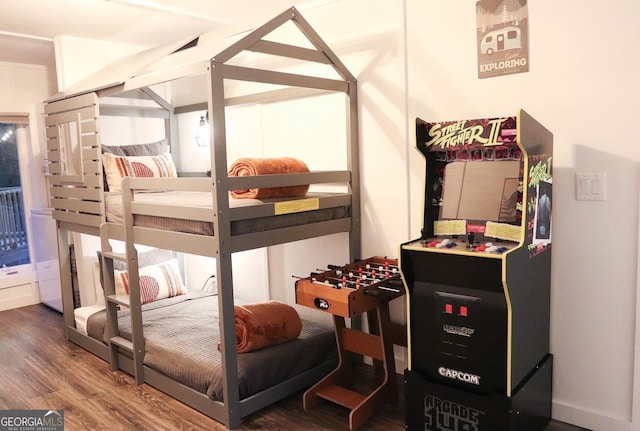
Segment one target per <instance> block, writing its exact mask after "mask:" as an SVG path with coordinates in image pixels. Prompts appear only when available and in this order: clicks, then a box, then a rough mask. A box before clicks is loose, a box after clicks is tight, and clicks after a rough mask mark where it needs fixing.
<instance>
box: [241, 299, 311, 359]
mask: <svg viewBox="0 0 640 431" xmlns="http://www.w3.org/2000/svg"><path fill="white" fill-rule="evenodd" d="M234 313H235V327H236V348H237V352H238V353H246V352H251V351H253V350H258V349H262V348H263V347H267V346H272V345H274V344H280V343H284V342H285V341H291V340H295V339H296V338H298V335H300V331H301V330H302V321H301V320H300V316H299V315H298V312H297V311H296V310H295V308H293V307H291V306H290V305H287V304H284V303H282V302H278V301H267V302H260V303H255V304H247V305H244V306H241V305H236V306H235V310H234Z"/></svg>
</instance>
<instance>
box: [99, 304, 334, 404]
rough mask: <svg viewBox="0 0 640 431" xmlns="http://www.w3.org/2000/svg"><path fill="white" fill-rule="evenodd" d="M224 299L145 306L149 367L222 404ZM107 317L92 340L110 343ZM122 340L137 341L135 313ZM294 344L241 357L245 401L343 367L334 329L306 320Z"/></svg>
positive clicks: (123, 324)
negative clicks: (329, 366) (316, 371)
mask: <svg viewBox="0 0 640 431" xmlns="http://www.w3.org/2000/svg"><path fill="white" fill-rule="evenodd" d="M217 310H218V299H217V298H216V297H215V296H213V295H211V294H202V293H196V292H190V293H188V294H187V295H181V296H178V297H174V298H169V299H163V300H160V301H156V302H153V303H150V304H145V305H144V306H143V321H144V337H145V344H146V352H145V356H144V363H145V365H146V366H148V367H150V368H153V369H154V370H156V371H159V372H161V373H163V374H165V375H167V376H168V377H170V378H171V379H173V380H176V381H178V382H180V383H182V384H184V385H186V386H188V387H190V388H192V389H194V390H196V391H198V392H201V393H204V394H207V396H208V397H209V398H211V399H213V400H219V401H222V399H223V395H222V378H223V375H222V371H221V359H222V358H221V353H220V352H219V351H218V348H217V345H218V342H219V341H220V334H219V325H218V311H217ZM105 319H106V312H105V311H102V312H100V313H97V314H94V315H93V316H92V317H91V318H89V320H88V323H87V332H88V334H89V336H91V337H93V338H95V339H97V340H100V341H104V342H106V340H105V338H106V335H105V331H104V328H105ZM118 322H119V323H118V324H119V327H120V331H121V335H122V336H123V337H125V338H127V339H131V319H129V310H121V311H119V314H118ZM302 322H303V326H302V332H301V334H300V336H299V337H298V338H297V339H296V340H293V341H290V342H286V343H282V344H279V345H276V346H271V347H267V348H264V349H261V350H257V351H254V352H250V353H243V354H238V380H239V389H240V398H241V399H243V398H246V397H248V396H250V395H253V394H255V393H257V392H260V391H261V390H264V389H267V388H269V387H271V386H273V385H275V384H277V383H280V382H282V381H284V380H287V379H288V378H291V377H293V376H296V375H298V374H300V373H302V372H304V371H306V370H309V369H311V368H314V367H315V366H318V365H322V364H326V363H330V362H337V351H336V341H335V336H334V332H333V328H332V327H330V326H327V325H324V324H320V323H317V322H313V321H309V320H303V321H302Z"/></svg>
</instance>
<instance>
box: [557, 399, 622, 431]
mask: <svg viewBox="0 0 640 431" xmlns="http://www.w3.org/2000/svg"><path fill="white" fill-rule="evenodd" d="M551 408H552V414H551V415H552V417H553V419H555V420H558V421H561V422H566V423H568V424H572V425H576V426H579V427H582V428H587V429H589V430H592V431H631V430H632V423H631V422H629V421H628V420H624V419H620V418H612V417H609V416H604V415H602V414H599V413H594V412H589V411H586V410H582V409H580V408H578V407H575V406H570V405H567V404H563V403H561V402H557V401H554V402H553V403H552V407H551Z"/></svg>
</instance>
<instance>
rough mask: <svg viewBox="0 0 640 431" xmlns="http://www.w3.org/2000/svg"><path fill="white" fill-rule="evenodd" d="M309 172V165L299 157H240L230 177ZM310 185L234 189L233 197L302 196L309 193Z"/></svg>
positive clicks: (231, 169)
mask: <svg viewBox="0 0 640 431" xmlns="http://www.w3.org/2000/svg"><path fill="white" fill-rule="evenodd" d="M300 172H309V168H308V167H307V165H306V164H305V163H304V162H303V161H302V160H298V159H294V158H291V157H281V158H275V159H251V158H242V159H238V160H236V161H235V162H233V164H232V165H231V168H230V169H229V176H230V177H245V176H252V175H272V174H291V173H300ZM308 190H309V185H308V184H306V185H299V186H288V187H267V188H261V189H259V188H255V189H245V190H232V191H231V197H233V198H236V199H267V198H284V197H300V196H304V195H306V194H307V191H308Z"/></svg>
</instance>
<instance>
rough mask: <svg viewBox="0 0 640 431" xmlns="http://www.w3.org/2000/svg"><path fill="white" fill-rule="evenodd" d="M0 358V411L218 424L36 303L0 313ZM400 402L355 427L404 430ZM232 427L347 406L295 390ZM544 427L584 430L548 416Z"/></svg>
mask: <svg viewBox="0 0 640 431" xmlns="http://www.w3.org/2000/svg"><path fill="white" fill-rule="evenodd" d="M0 358H2V363H3V364H2V367H0V382H2V385H0V410H7V409H28V410H29V409H64V416H65V430H67V431H76V430H78V431H82V430H127V431H129V430H144V431H150V430H153V431H155V430H189V431H196V430H224V429H225V427H224V426H222V425H221V424H219V423H218V422H216V421H214V420H213V419H210V418H209V417H207V416H205V415H203V414H201V413H199V412H197V411H195V410H193V409H191V408H190V407H188V406H186V405H184V404H182V403H180V402H178V401H176V400H174V399H173V398H170V397H169V396H167V395H165V394H164V393H162V392H160V391H158V390H156V389H154V388H152V387H150V386H149V385H146V384H143V385H140V386H136V385H135V383H134V380H133V379H132V378H131V377H130V376H129V375H127V374H126V373H123V372H121V371H115V372H114V371H111V370H110V369H109V364H107V363H106V362H105V361H103V360H101V359H99V358H97V357H96V356H94V355H93V354H91V353H89V352H87V351H85V350H84V349H82V348H81V347H78V346H76V345H75V344H73V343H70V342H68V341H66V340H65V338H64V331H63V319H62V316H61V315H60V314H59V313H58V312H56V311H54V310H51V309H49V308H47V307H45V306H43V305H32V306H29V307H23V308H19V309H15V310H8V311H3V312H0ZM367 368H368V367H363V370H361V371H360V372H361V373H363V374H366V373H367V371H369V370H368V369H367ZM400 392H401V395H402V390H401V391H400ZM401 406H402V396H401V402H400V405H399V406H385V407H384V408H383V409H382V410H381V411H380V412H378V413H377V414H376V415H375V416H373V417H372V418H371V419H370V420H369V421H368V422H367V423H366V424H365V425H364V426H362V427H361V428H360V430H362V431H393V430H398V431H400V430H404V413H403V409H402V407H401ZM238 429H240V430H301V429H304V430H309V431H312V430H347V429H348V412H347V411H346V410H345V409H343V408H342V407H340V406H337V405H335V404H332V403H329V402H327V403H324V404H321V405H320V406H317V407H316V408H314V409H312V410H310V411H309V412H305V411H304V410H303V408H302V394H301V393H299V394H295V395H292V396H290V397H289V398H287V399H285V400H282V401H280V402H277V403H275V404H273V405H272V406H270V407H268V408H265V409H264V410H262V411H260V412H258V413H256V414H253V415H251V416H249V417H247V418H245V420H244V422H243V423H242V425H241V426H240V428H238ZM546 431H584V428H579V427H575V426H572V425H567V424H563V423H560V422H557V421H552V422H551V423H550V424H549V426H548V427H547V429H546Z"/></svg>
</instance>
